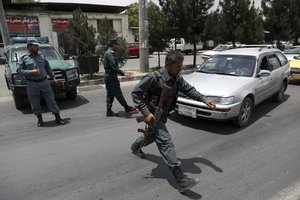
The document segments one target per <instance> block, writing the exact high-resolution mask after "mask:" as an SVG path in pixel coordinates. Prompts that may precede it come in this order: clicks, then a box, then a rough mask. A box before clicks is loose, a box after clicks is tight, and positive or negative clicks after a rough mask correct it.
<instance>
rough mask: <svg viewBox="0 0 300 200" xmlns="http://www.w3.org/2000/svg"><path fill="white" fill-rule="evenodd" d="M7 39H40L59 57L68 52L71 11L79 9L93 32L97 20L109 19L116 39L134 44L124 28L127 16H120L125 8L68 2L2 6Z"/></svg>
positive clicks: (126, 25)
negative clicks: (30, 37) (45, 39)
mask: <svg viewBox="0 0 300 200" xmlns="http://www.w3.org/2000/svg"><path fill="white" fill-rule="evenodd" d="M3 7H4V11H5V15H6V22H7V26H8V32H9V35H10V37H17V36H43V37H48V39H49V43H50V44H52V45H53V46H54V47H56V48H57V49H58V50H59V52H60V53H61V54H64V53H68V54H72V53H74V52H69V51H70V48H69V45H68V44H67V38H66V37H67V34H66V33H67V32H68V25H69V20H71V19H72V13H73V10H75V9H77V8H80V9H81V10H82V12H83V13H84V14H85V15H87V17H88V23H89V24H91V25H93V27H95V28H96V29H97V23H98V21H99V20H100V19H103V18H105V17H106V18H107V19H109V20H111V24H112V27H113V28H114V30H115V31H116V32H117V34H118V36H120V37H123V38H125V39H126V41H128V42H131V41H134V37H133V35H132V33H131V31H130V30H129V28H128V16H127V15H126V14H123V12H124V11H125V10H126V9H127V7H123V6H106V5H94V4H71V3H23V4H20V3H19V4H15V3H4V4H3Z"/></svg>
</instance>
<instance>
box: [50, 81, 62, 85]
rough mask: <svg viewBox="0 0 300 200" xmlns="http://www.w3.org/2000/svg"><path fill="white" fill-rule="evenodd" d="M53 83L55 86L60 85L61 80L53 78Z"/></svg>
mask: <svg viewBox="0 0 300 200" xmlns="http://www.w3.org/2000/svg"><path fill="white" fill-rule="evenodd" d="M51 84H53V85H55V86H59V84H60V82H59V81H58V80H53V81H51Z"/></svg>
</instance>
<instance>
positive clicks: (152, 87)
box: [131, 51, 215, 192]
mask: <svg viewBox="0 0 300 200" xmlns="http://www.w3.org/2000/svg"><path fill="white" fill-rule="evenodd" d="M183 59H184V57H183V55H182V54H181V53H180V52H178V51H171V52H169V53H168V54H167V55H166V60H165V67H164V68H162V69H159V70H158V71H157V72H158V73H156V72H151V73H149V74H148V75H146V76H145V77H144V78H143V79H142V80H141V81H140V82H139V83H138V84H137V85H136V87H135V88H134V89H133V92H132V97H133V102H134V103H135V105H136V106H137V108H138V109H140V110H141V112H142V113H143V115H144V117H145V119H144V120H145V123H147V124H153V122H154V121H155V120H156V119H155V116H154V115H153V112H154V111H153V110H152V109H151V108H149V107H148V105H149V103H150V102H149V101H151V102H152V99H160V94H161V82H163V83H164V84H166V85H167V86H169V87H170V88H172V92H171V94H170V95H169V98H168V99H167V100H166V101H165V102H164V105H163V108H162V109H163V114H162V117H161V118H160V120H159V121H156V127H153V128H154V131H153V134H152V135H151V136H150V139H148V140H147V141H145V138H144V136H143V135H142V136H140V137H139V138H137V140H136V141H135V142H134V143H133V144H132V145H131V150H132V153H133V154H135V155H137V156H138V157H140V158H145V154H144V152H143V151H142V150H141V147H142V146H147V145H149V144H151V143H153V142H156V145H157V147H158V150H159V152H160V154H161V155H162V157H163V160H164V162H165V163H166V164H167V165H168V167H169V169H170V171H171V172H172V173H173V175H174V177H175V179H176V182H177V186H178V190H179V192H184V191H186V190H188V189H190V188H192V187H193V186H195V185H196V184H197V183H198V182H199V180H198V179H194V178H188V177H187V175H185V174H183V172H182V170H181V168H180V166H181V162H180V161H179V160H178V159H177V158H176V153H175V150H174V143H173V141H172V138H171V135H170V134H169V132H168V130H167V128H166V126H165V123H166V122H167V114H168V111H169V109H170V106H171V105H173V103H174V101H176V99H177V94H178V91H180V92H182V93H183V94H185V95H186V96H188V97H190V98H191V99H194V100H197V101H201V102H205V104H206V105H207V107H209V108H210V109H215V103H214V102H213V101H212V100H209V99H207V98H206V97H205V96H204V95H202V94H201V93H200V92H198V91H197V90H196V89H195V88H194V87H193V86H191V85H190V84H189V83H187V82H186V81H185V80H184V79H183V78H182V76H181V75H180V74H179V73H180V71H181V69H182V64H183ZM161 80H162V81H161Z"/></svg>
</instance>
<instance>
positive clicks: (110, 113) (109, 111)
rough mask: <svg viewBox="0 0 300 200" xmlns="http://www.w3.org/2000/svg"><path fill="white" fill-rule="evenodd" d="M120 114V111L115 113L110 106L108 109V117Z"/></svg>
mask: <svg viewBox="0 0 300 200" xmlns="http://www.w3.org/2000/svg"><path fill="white" fill-rule="evenodd" d="M113 116H119V115H118V113H114V112H113V111H112V110H111V109H110V108H108V109H107V110H106V117H113Z"/></svg>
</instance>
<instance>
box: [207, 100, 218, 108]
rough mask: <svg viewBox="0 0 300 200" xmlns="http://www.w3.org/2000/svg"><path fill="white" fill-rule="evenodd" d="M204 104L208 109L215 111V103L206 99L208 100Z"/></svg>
mask: <svg viewBox="0 0 300 200" xmlns="http://www.w3.org/2000/svg"><path fill="white" fill-rule="evenodd" d="M205 104H206V105H207V106H208V107H210V108H211V109H213V110H215V109H216V104H215V102H214V101H213V100H211V99H208V100H207V101H206V102H205Z"/></svg>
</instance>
